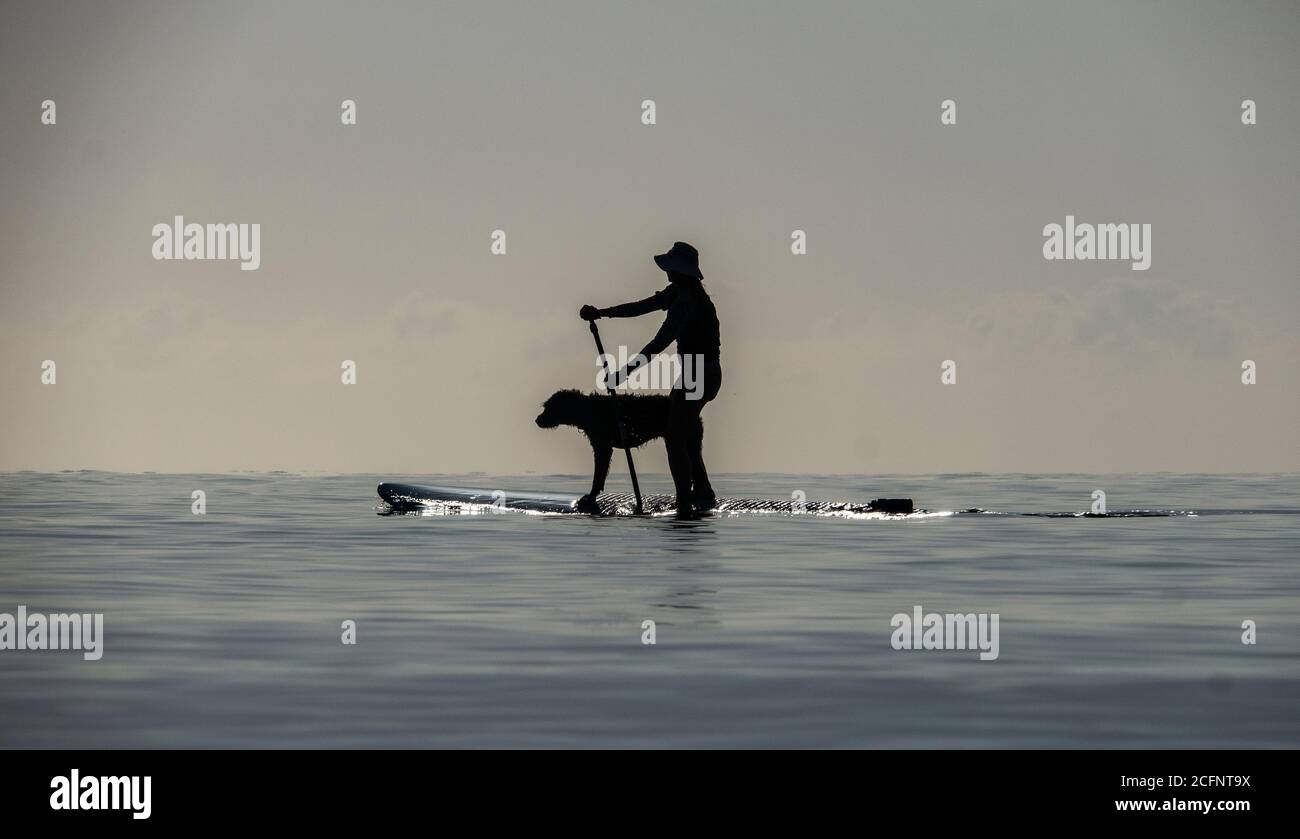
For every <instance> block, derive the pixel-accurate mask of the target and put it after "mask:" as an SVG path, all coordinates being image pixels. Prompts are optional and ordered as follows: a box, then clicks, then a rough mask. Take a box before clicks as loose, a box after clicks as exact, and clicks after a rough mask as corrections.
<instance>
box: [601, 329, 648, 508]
mask: <svg viewBox="0 0 1300 839" xmlns="http://www.w3.org/2000/svg"><path fill="white" fill-rule="evenodd" d="M587 323H588V324H589V325H590V326H591V337H593V338H595V339H596V352H598V353H600V366H601V368H602V369H604V371H605V387H606V388H608V389H609V397H610V398H611V399H613V400H615V402H614V405H615V410H616V411H617V406H618V402H617V400H618V394H617V393H615V392H614V385H612V384H611V383H610V379H609V362H607V361H606V360H605V347H604V345H602V344H601V343H600V330H599V329H597V328H596V322H595V321H594V320H590V321H587ZM618 443H619V445H620V446H621V447H622V449H623V453H624V454H626V455H627V471H628V474H630V475H631V476H632V494H633V495H634V496H636V514H637V515H638V516H639V515H641V514H642V513H644V512H645V509H644V508H643V507H642V506H641V485H640V484H639V483H637V480H636V465H635V464H633V463H632V449H631V448H630V447H629V446H628V444H627V437H626V435H624V433H623V416H622V414H619V417H618ZM592 500H593V501H595V500H596V499H594V498H593V499H592Z"/></svg>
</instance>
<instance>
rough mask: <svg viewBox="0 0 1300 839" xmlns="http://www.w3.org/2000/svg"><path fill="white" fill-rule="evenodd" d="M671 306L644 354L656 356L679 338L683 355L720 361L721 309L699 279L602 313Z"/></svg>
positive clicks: (634, 312)
mask: <svg viewBox="0 0 1300 839" xmlns="http://www.w3.org/2000/svg"><path fill="white" fill-rule="evenodd" d="M661 310H667V312H668V315H667V317H665V318H664V323H663V326H661V327H659V331H658V332H657V333H655V336H654V337H653V338H651V339H650V343H648V344H646V345H645V349H643V350H641V354H642V355H644V356H645V357H646V358H647V359H650V358H654V357H655V356H656V355H658V354H659V353H661V352H663V351H664V350H666V349H668V345H669V344H671V343H672V342H673V341H676V342H677V352H678V353H679V354H680V355H700V356H702V357H703V359H704V360H705V361H713V362H716V361H718V359H719V357H720V355H721V352H722V339H721V337H720V336H719V332H718V313H717V310H716V309H714V308H713V301H712V300H710V299H709V294H708V292H706V291H705V290H704V284H703V283H701V282H699V281H689V280H687V281H683V280H678V281H677V282H674V283H670V284H669V286H668V287H667V288H665V289H663V290H662V291H657V292H655V293H654V294H652V295H650V296H649V297H647V298H646V299H644V300H637V301H635V302H633V303H624V304H622V305H621V306H612V307H610V308H608V309H605V310H603V311H602V313H601V314H603V315H605V316H606V317H611V318H634V317H637V316H638V315H645V314H649V313H650V312H654V311H661Z"/></svg>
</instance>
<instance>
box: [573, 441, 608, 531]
mask: <svg viewBox="0 0 1300 839" xmlns="http://www.w3.org/2000/svg"><path fill="white" fill-rule="evenodd" d="M591 453H592V456H593V457H594V458H595V460H596V466H595V469H594V471H593V472H592V475H591V492H590V493H588V494H587V495H584V496H582V497H581V498H579V499H578V511H579V512H581V513H599V512H600V507H599V506H597V504H596V496H598V495H600V494H601V493H602V492H604V491H605V478H606V477H607V476H608V475H609V459H610V456H611V455H613V454H614V449H613V447H612V446H607V445H605V444H604V443H597V442H594V441H593V442H592V444H591Z"/></svg>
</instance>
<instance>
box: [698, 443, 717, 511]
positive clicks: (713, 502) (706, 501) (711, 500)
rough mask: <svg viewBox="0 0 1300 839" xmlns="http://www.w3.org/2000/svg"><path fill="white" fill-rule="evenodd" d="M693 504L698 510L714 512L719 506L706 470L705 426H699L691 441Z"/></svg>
mask: <svg viewBox="0 0 1300 839" xmlns="http://www.w3.org/2000/svg"><path fill="white" fill-rule="evenodd" d="M691 503H692V504H694V505H695V509H697V510H712V509H713V508H714V507H716V506H718V496H717V495H716V494H715V493H714V492H713V486H712V485H711V484H710V483H709V473H708V471H707V470H706V469H705V468H704V426H703V425H702V424H701V425H697V426H696V428H695V434H694V435H693V439H692V440H691Z"/></svg>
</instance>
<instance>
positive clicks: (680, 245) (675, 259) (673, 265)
mask: <svg viewBox="0 0 1300 839" xmlns="http://www.w3.org/2000/svg"><path fill="white" fill-rule="evenodd" d="M655 264H656V265H658V266H659V267H660V268H662V269H663V270H665V271H669V272H672V273H674V274H685V275H686V276H688V277H694V278H695V279H697V280H702V279H704V275H703V274H701V273H700V252H699V251H697V250H696V249H695V248H693V247H691V246H690V245H688V244H686V243H685V242H673V246H672V247H671V248H669V249H668V253H661V254H659V255H657V256H656V257H655Z"/></svg>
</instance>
